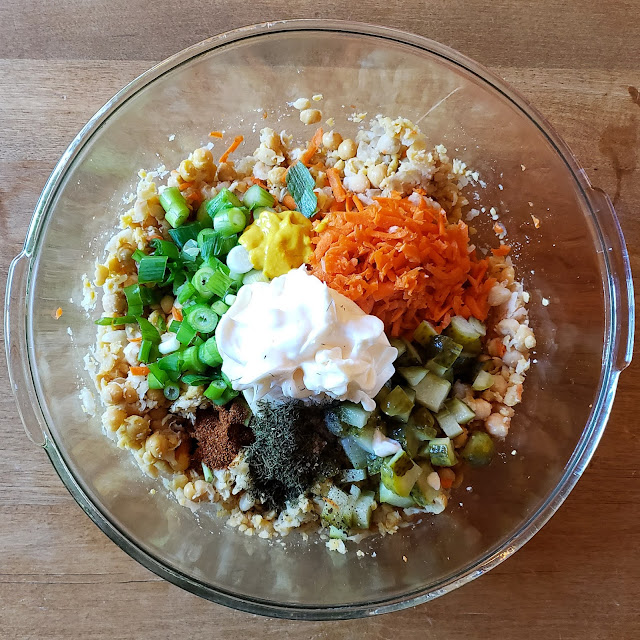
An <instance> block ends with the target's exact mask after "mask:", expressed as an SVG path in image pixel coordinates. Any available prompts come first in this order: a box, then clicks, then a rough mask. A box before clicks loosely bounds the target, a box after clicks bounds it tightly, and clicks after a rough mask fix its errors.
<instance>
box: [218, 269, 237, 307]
mask: <svg viewBox="0 0 640 640" xmlns="http://www.w3.org/2000/svg"><path fill="white" fill-rule="evenodd" d="M229 277H231V275H229ZM237 298H238V296H236V295H234V294H233V293H229V294H228V295H226V296H225V297H224V303H225V304H226V305H227V306H228V307H230V306H231V305H232V304H233V303H234V302H235V301H236V300H237ZM214 311H215V309H214ZM216 313H217V311H216Z"/></svg>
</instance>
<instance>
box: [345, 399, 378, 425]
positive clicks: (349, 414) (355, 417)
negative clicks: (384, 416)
mask: <svg viewBox="0 0 640 640" xmlns="http://www.w3.org/2000/svg"><path fill="white" fill-rule="evenodd" d="M370 415H371V412H370V411H365V410H364V409H363V408H362V405H360V404H355V403H354V402H343V403H342V404H341V405H340V406H339V407H338V417H339V418H340V420H342V422H346V423H347V424H350V425H351V426H352V427H358V429H361V428H362V427H364V425H365V424H367V421H368V420H369V416H370Z"/></svg>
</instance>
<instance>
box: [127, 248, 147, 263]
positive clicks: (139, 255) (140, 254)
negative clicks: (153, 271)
mask: <svg viewBox="0 0 640 640" xmlns="http://www.w3.org/2000/svg"><path fill="white" fill-rule="evenodd" d="M146 257H147V254H146V253H145V252H144V251H142V249H136V250H135V251H134V252H133V253H132V254H131V258H132V259H133V260H135V261H136V262H140V260H142V258H146Z"/></svg>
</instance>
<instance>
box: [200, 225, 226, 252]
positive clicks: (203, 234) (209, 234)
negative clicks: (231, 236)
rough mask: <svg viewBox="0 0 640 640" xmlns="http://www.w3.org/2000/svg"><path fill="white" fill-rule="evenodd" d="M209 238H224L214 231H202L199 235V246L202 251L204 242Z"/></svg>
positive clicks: (207, 229)
mask: <svg viewBox="0 0 640 640" xmlns="http://www.w3.org/2000/svg"><path fill="white" fill-rule="evenodd" d="M209 237H213V238H221V237H222V236H221V235H220V232H219V231H214V230H213V229H209V228H206V229H202V231H200V233H199V234H198V238H197V241H198V246H199V247H200V248H201V249H202V246H203V245H204V242H205V240H206V239H207V238H209Z"/></svg>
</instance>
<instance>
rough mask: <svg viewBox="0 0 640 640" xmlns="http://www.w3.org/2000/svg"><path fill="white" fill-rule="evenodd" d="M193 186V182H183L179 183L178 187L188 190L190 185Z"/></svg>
mask: <svg viewBox="0 0 640 640" xmlns="http://www.w3.org/2000/svg"><path fill="white" fill-rule="evenodd" d="M192 186H193V182H182V183H181V184H179V185H178V189H180V191H186V190H187V189H188V188H189V187H192Z"/></svg>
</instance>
